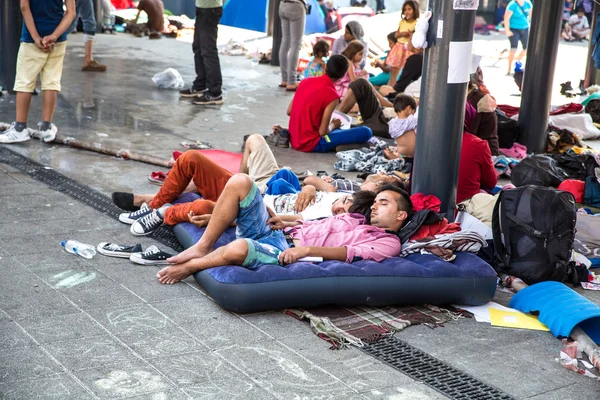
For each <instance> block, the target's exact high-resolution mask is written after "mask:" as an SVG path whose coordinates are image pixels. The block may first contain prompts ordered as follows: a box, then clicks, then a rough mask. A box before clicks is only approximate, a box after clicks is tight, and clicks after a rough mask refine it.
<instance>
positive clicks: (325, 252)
mask: <svg viewBox="0 0 600 400" xmlns="http://www.w3.org/2000/svg"><path fill="white" fill-rule="evenodd" d="M403 10H404V14H403V18H402V21H401V23H400V25H399V28H398V30H397V31H396V32H394V33H393V34H390V35H389V36H388V39H389V42H390V43H389V44H390V47H391V50H390V53H389V54H388V56H387V58H386V59H385V61H384V62H379V63H376V64H375V65H377V66H379V67H382V69H383V70H384V71H387V72H389V73H390V79H389V80H388V82H387V83H388V85H379V86H381V87H378V86H374V84H373V83H371V82H369V80H368V75H367V74H366V72H364V69H363V68H364V65H365V62H366V49H367V46H366V42H365V41H364V39H363V38H364V30H363V28H362V26H361V25H360V23H358V22H356V21H352V22H351V23H348V24H347V26H346V31H345V34H344V35H342V36H341V37H340V38H339V39H338V40H336V42H335V43H334V44H333V46H332V54H331V55H329V54H328V53H329V46H328V44H327V43H326V42H317V43H316V44H315V46H314V48H313V53H314V56H315V58H314V59H313V60H312V62H311V64H309V69H310V71H309V72H308V73H307V75H306V76H305V79H303V80H302V81H301V82H300V84H299V86H298V88H297V90H296V92H295V93H294V96H293V98H292V100H291V102H290V104H289V106H288V108H287V114H288V116H289V124H288V129H276V130H275V131H274V133H273V134H272V135H270V136H267V137H263V136H262V135H258V134H254V135H250V136H249V137H248V138H247V139H246V141H245V150H244V154H243V157H242V162H241V166H240V174H235V175H234V174H232V173H230V172H229V171H227V170H226V169H224V168H222V167H221V166H219V165H217V164H215V163H214V162H212V161H211V160H210V159H208V158H207V157H205V156H204V155H203V154H202V153H200V152H197V151H188V152H185V153H184V154H183V155H182V156H181V157H179V158H178V159H177V161H176V162H175V165H174V166H173V169H172V170H171V172H170V173H169V175H168V176H167V179H166V180H165V182H164V184H163V185H162V187H161V189H160V191H159V192H158V193H157V194H156V195H143V194H133V193H114V194H113V200H114V202H115V204H117V205H118V206H119V207H120V208H122V209H123V210H125V211H127V212H124V213H123V214H121V216H120V218H119V219H120V220H121V221H122V222H124V223H126V224H129V225H131V227H130V231H131V233H132V234H134V235H140V236H141V235H148V234H150V233H152V232H153V231H154V230H156V229H157V228H158V227H160V226H161V225H163V224H166V225H175V224H177V223H180V222H191V223H193V224H194V225H196V226H198V227H202V228H206V231H205V233H204V235H203V236H202V238H201V240H200V241H199V242H198V243H197V244H196V245H195V246H194V247H192V248H190V249H188V250H186V251H185V252H183V253H181V254H179V255H178V256H175V257H173V258H172V259H170V260H169V262H171V263H173V264H174V265H171V266H169V267H167V268H165V269H163V270H161V271H160V272H159V273H158V275H157V277H158V279H159V280H160V281H161V282H162V283H165V284H172V283H175V282H178V281H179V280H181V279H183V278H185V277H187V276H189V275H190V274H192V273H194V272H196V271H199V270H202V269H206V268H214V267H218V266H222V265H240V266H243V267H246V268H250V269H252V268H256V266H257V265H259V264H280V265H285V264H289V263H293V262H295V261H296V260H297V259H298V258H301V257H306V256H319V257H323V259H332V260H342V261H347V262H351V261H352V260H353V259H355V258H356V257H358V258H361V259H372V260H375V261H379V260H381V259H383V258H386V257H393V256H397V255H398V254H399V252H400V242H399V239H398V236H397V235H394V234H393V232H394V231H396V232H397V231H398V230H399V229H400V228H401V227H402V226H403V224H404V223H405V221H406V220H407V219H408V218H410V214H411V211H412V207H411V205H410V198H409V193H410V189H409V185H407V184H406V182H404V181H402V180H400V179H399V178H397V177H396V176H395V175H393V174H392V175H387V174H373V175H369V176H368V177H367V178H366V179H365V181H364V183H362V184H360V183H358V182H352V181H349V180H345V179H344V180H340V179H337V180H336V179H331V178H328V177H325V178H320V177H315V176H309V177H307V178H306V179H305V180H304V185H303V186H301V184H300V182H299V180H298V177H297V176H295V175H294V174H293V173H292V172H291V171H290V170H287V169H280V167H279V166H278V163H277V161H276V159H275V157H274V155H273V153H272V151H271V149H270V147H269V145H277V146H281V147H287V145H288V143H289V145H291V147H292V148H293V149H295V150H297V151H301V152H329V151H338V150H339V149H340V147H343V146H345V145H352V144H358V145H364V144H365V143H368V142H369V141H370V140H373V136H374V135H375V136H378V137H380V138H384V139H388V140H389V141H388V143H389V146H388V148H387V149H386V150H385V151H384V154H385V157H386V158H388V159H390V160H391V159H395V158H399V157H404V158H409V159H410V158H412V157H414V156H415V150H416V146H417V134H420V135H427V132H423V131H421V132H419V127H418V109H419V98H418V97H419V87H420V78H421V72H422V66H423V54H422V50H419V49H415V48H414V47H413V46H412V43H411V41H410V39H411V37H412V33H413V32H414V23H413V22H414V20H415V19H416V17H417V16H418V7H416V5H415V3H414V2H412V1H407V2H406V3H405V6H404V8H403ZM404 39H406V40H404ZM392 52H393V53H392ZM392 54H393V56H392V58H394V57H396V58H400V59H401V63H400V64H398V63H396V62H395V61H393V60H392V63H390V55H392ZM396 61H397V60H396ZM397 65H400V66H401V67H400V68H402V67H403V69H402V71H401V73H400V69H399V68H397V67H395V66H397ZM396 78H397V79H396ZM410 85H413V86H416V87H417V89H416V90H413V91H411V92H408V90H407V88H408V87H409V86H410ZM355 110H356V111H358V112H359V113H360V117H361V118H362V121H361V122H360V123H358V124H355V125H353V126H352V127H349V128H347V127H346V129H340V128H341V125H342V122H341V120H340V119H338V118H336V117H335V113H336V112H337V113H342V114H349V113H352V112H353V111H355ZM494 111H495V100H494V98H493V97H492V95H491V94H490V93H489V91H488V90H487V88H486V86H485V84H484V83H483V76H482V72H481V70H480V69H478V71H477V73H476V74H474V75H473V76H472V79H471V82H470V83H469V92H468V96H467V101H466V104H465V118H464V130H463V134H462V147H461V153H460V163H459V174H458V188H457V193H456V201H457V203H458V202H462V201H464V200H467V199H469V198H471V197H472V196H474V195H475V194H477V193H480V192H482V191H490V190H491V189H493V188H494V186H495V185H496V183H497V177H496V172H495V169H494V166H493V163H492V154H494V155H496V154H498V138H497V119H496V114H495V112H494ZM367 145H368V144H367ZM189 191H194V192H198V193H199V194H201V196H202V197H201V198H200V199H198V200H195V201H193V202H189V203H181V204H173V202H174V201H175V200H176V199H177V198H178V197H179V196H180V195H181V194H182V193H185V192H189ZM232 225H234V226H236V237H237V238H238V240H235V241H234V242H232V243H230V244H229V245H227V246H225V247H223V248H219V249H217V250H215V251H212V246H213V245H214V243H215V242H216V240H217V239H218V238H219V237H220V235H221V234H222V233H223V232H224V230H225V229H226V228H228V227H229V226H232ZM290 229H291V236H290V235H288V237H287V240H286V236H284V235H283V233H282V231H286V232H287V230H290ZM313 231H319V232H323V233H324V234H323V235H322V236H321V239H320V240H318V241H315V240H314V235H311V234H310V232H313ZM339 232H344V233H345V235H339ZM350 232H352V234H350ZM390 232H391V233H390ZM288 233H290V232H288ZM366 243H369V245H368V246H367V245H366ZM375 243H377V244H376V245H375ZM374 245H375V247H376V248H377V251H369V249H368V248H367V247H369V248H373V247H372V246H374ZM370 246H371V247H370ZM384 247H385V248H386V249H384Z"/></svg>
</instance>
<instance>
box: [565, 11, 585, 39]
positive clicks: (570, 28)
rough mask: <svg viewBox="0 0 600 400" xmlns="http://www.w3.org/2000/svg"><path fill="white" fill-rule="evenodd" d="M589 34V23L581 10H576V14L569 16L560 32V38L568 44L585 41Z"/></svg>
mask: <svg viewBox="0 0 600 400" xmlns="http://www.w3.org/2000/svg"><path fill="white" fill-rule="evenodd" d="M589 34H590V23H589V21H588V19H587V17H586V16H585V12H584V10H583V8H578V9H577V14H573V15H571V17H570V18H569V20H568V22H567V23H566V24H565V27H564V29H563V32H562V37H563V39H565V40H566V41H568V42H572V41H574V40H579V41H581V40H583V39H587V37H588V35H589Z"/></svg>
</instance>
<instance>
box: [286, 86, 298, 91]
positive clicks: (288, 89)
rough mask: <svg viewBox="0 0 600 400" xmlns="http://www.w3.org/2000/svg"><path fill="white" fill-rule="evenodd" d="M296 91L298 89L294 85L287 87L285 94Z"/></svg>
mask: <svg viewBox="0 0 600 400" xmlns="http://www.w3.org/2000/svg"><path fill="white" fill-rule="evenodd" d="M296 89H298V85H294V86H290V85H288V86H286V87H285V91H286V92H295V91H296Z"/></svg>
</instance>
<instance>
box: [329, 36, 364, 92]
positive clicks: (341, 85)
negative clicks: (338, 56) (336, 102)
mask: <svg viewBox="0 0 600 400" xmlns="http://www.w3.org/2000/svg"><path fill="white" fill-rule="evenodd" d="M364 52H365V46H363V44H362V43H361V42H359V41H358V40H353V41H351V42H350V43H349V44H348V46H346V48H345V49H344V51H342V55H343V56H344V57H346V58H347V59H348V61H349V64H350V65H349V66H348V71H347V72H346V75H344V76H343V77H342V79H339V80H337V81H336V82H335V90H336V91H337V92H338V94H339V95H340V98H341V97H344V94H346V92H347V91H348V88H349V87H350V83H351V82H354V81H355V80H356V79H358V78H366V77H368V73H367V71H365V70H362V69H360V62H361V61H362V59H363V55H364Z"/></svg>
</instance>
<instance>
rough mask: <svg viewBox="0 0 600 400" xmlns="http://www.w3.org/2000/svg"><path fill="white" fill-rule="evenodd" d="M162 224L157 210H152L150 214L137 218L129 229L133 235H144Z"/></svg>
mask: <svg viewBox="0 0 600 400" xmlns="http://www.w3.org/2000/svg"><path fill="white" fill-rule="evenodd" d="M162 224H163V218H162V217H161V216H160V214H159V212H158V210H154V211H152V212H151V213H150V214H146V215H145V216H143V217H141V218H138V219H137V221H135V222H134V223H133V225H131V228H129V231H130V232H131V234H132V235H133V236H146V235H149V234H151V233H152V232H154V231H155V230H157V229H158V228H160V226H161V225H162Z"/></svg>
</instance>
